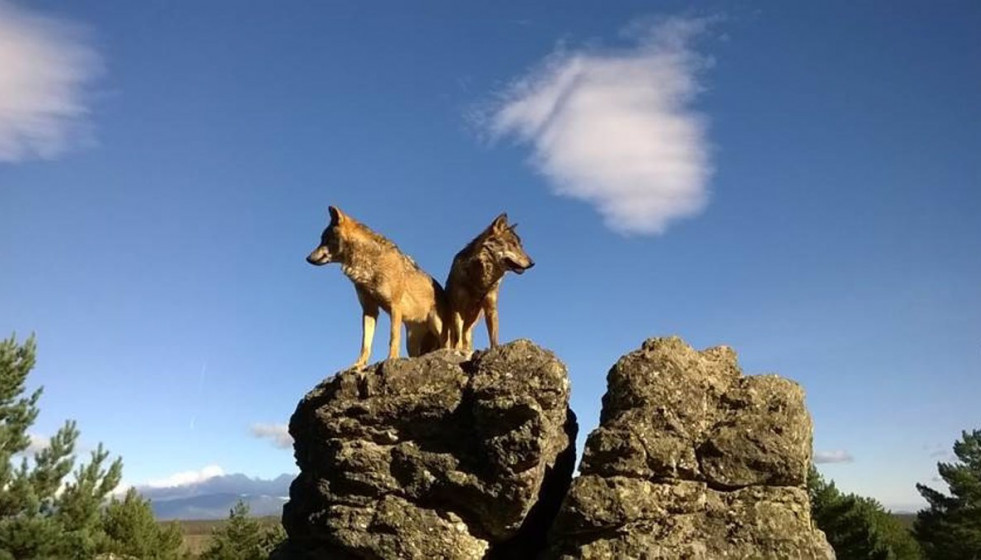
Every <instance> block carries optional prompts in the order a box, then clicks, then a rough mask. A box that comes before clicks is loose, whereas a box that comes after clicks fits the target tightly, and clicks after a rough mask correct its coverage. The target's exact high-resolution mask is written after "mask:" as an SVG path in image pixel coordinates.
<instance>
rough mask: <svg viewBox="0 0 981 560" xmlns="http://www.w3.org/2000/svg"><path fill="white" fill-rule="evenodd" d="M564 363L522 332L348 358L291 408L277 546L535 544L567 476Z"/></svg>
mask: <svg viewBox="0 0 981 560" xmlns="http://www.w3.org/2000/svg"><path fill="white" fill-rule="evenodd" d="M568 402H569V380H568V375H567V373H566V369H565V366H564V365H562V363H561V362H559V361H558V360H557V359H556V358H555V356H554V355H552V354H551V353H550V352H547V351H545V350H542V349H541V348H539V347H537V346H535V345H534V344H533V343H531V342H529V341H525V340H519V341H516V342H513V343H510V344H507V345H504V346H500V347H497V348H495V349H492V350H489V351H486V352H480V353H477V354H475V355H474V356H473V358H472V359H471V360H469V361H465V359H464V358H463V357H462V356H460V355H459V354H457V353H454V352H452V351H449V350H442V351H438V352H434V353H431V354H428V355H426V356H423V357H420V358H411V359H397V360H388V361H385V362H382V363H381V364H378V365H375V366H373V367H371V368H369V369H368V370H366V371H364V372H361V373H358V372H355V371H345V372H341V373H339V374H337V375H335V376H333V377H331V378H329V379H327V380H325V381H323V382H322V383H320V385H318V386H317V387H316V388H315V389H314V390H313V391H311V392H310V393H309V394H307V395H306V397H304V399H303V400H302V401H301V402H300V404H299V405H298V406H297V409H296V412H295V413H294V414H293V417H292V419H291V420H290V434H291V435H292V436H293V439H294V441H295V444H294V451H295V456H296V461H297V464H298V465H299V468H300V474H299V476H298V477H297V478H296V480H295V481H294V482H293V484H292V487H291V488H290V501H289V502H288V503H287V504H286V506H285V507H284V508H283V525H284V527H285V528H286V531H287V534H288V535H289V540H288V542H287V544H286V545H284V546H283V547H282V548H281V549H280V550H279V551H278V552H277V553H276V554H275V555H274V558H278V559H293V558H297V559H299V558H304V559H320V558H330V559H342V560H343V559H388V558H426V559H437V558H447V559H464V558H468V559H469V558H474V559H479V558H515V559H519V558H534V557H535V556H537V554H538V552H540V551H541V550H542V549H543V548H544V547H545V535H546V534H547V530H548V526H549V525H550V524H551V522H552V520H553V519H554V516H555V514H556V512H557V511H558V508H559V505H560V504H561V501H562V498H563V496H564V495H565V493H566V491H567V490H568V487H569V483H570V480H571V477H572V470H573V467H574V464H575V438H576V431H577V426H576V422H575V416H574V415H573V414H572V411H571V410H570V409H569V407H568Z"/></svg>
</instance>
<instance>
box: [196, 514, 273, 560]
mask: <svg viewBox="0 0 981 560" xmlns="http://www.w3.org/2000/svg"><path fill="white" fill-rule="evenodd" d="M285 538H286V533H285V531H283V527H282V526H281V525H275V526H271V527H263V525H262V523H261V522H260V521H259V520H258V519H255V518H253V517H250V516H249V506H248V504H246V503H245V502H242V501H241V500H239V502H238V503H236V504H235V506H234V507H233V508H232V509H231V511H230V512H229V515H228V522H227V523H225V524H223V525H221V526H220V527H216V528H215V529H214V530H213V531H212V533H211V545H210V546H209V547H208V549H207V550H205V551H204V553H202V554H201V556H200V560H266V559H267V558H269V554H270V553H271V552H272V551H273V549H274V548H276V545H278V544H279V543H280V542H282V541H283V540H284V539H285Z"/></svg>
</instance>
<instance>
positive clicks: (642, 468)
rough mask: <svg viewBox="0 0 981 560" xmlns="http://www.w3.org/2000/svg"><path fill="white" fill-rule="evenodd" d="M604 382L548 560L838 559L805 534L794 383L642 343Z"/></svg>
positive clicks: (801, 422)
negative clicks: (747, 374) (597, 411)
mask: <svg viewBox="0 0 981 560" xmlns="http://www.w3.org/2000/svg"><path fill="white" fill-rule="evenodd" d="M607 383H608V387H607V393H606V395H605V396H604V397H603V411H602V414H601V418H600V426H599V427H598V428H597V429H596V430H594V431H593V432H592V433H591V434H590V435H589V438H588V440H587V442H586V449H585V455H584V457H583V461H582V465H581V466H580V476H578V477H577V478H576V479H575V480H574V482H573V484H572V487H571V489H570V490H569V494H568V495H567V496H566V499H565V502H564V503H563V505H562V509H561V511H560V512H559V515H558V518H557V519H556V522H555V525H554V527H553V529H552V533H551V535H550V538H549V540H550V548H549V550H548V552H547V553H546V554H545V555H544V557H545V558H552V559H563V560H565V559H584V560H588V559H620V558H630V559H653V558H687V559H716V558H754V559H756V558H773V559H787V558H799V559H818V558H820V559H828V558H834V552H833V551H832V549H831V547H830V546H829V545H828V543H827V541H826V540H825V538H824V534H823V533H821V532H820V531H819V530H817V529H816V528H815V527H814V526H813V524H812V523H811V518H810V504H809V502H808V498H807V492H806V490H805V481H806V476H807V472H808V467H809V465H810V460H811V430H812V428H811V419H810V416H809V415H808V413H807V410H806V408H805V407H804V393H803V391H802V390H801V388H800V387H799V386H798V385H797V384H796V383H794V382H792V381H789V380H786V379H783V378H780V377H778V376H775V375H761V376H751V377H745V376H743V375H742V373H741V372H740V368H739V366H738V364H737V363H736V355H735V352H733V351H732V350H731V349H729V348H726V347H718V348H712V349H709V350H706V351H704V352H697V351H695V350H693V349H692V348H691V347H689V346H688V345H687V344H685V343H684V342H683V341H682V340H681V339H679V338H653V339H650V340H648V341H646V342H645V343H644V345H643V347H642V348H640V349H639V350H637V351H634V352H631V353H630V354H628V355H626V356H624V357H622V358H621V359H620V360H619V361H618V362H617V363H616V365H614V366H613V369H611V370H610V372H609V376H608V380H607Z"/></svg>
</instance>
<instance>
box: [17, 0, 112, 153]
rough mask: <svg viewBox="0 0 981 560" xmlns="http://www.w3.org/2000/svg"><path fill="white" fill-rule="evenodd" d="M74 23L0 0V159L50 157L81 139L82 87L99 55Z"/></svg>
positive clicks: (83, 130) (83, 116) (83, 122)
mask: <svg viewBox="0 0 981 560" xmlns="http://www.w3.org/2000/svg"><path fill="white" fill-rule="evenodd" d="M87 34H88V33H87V31H86V29H85V28H83V27H82V26H80V25H78V24H74V23H70V22H67V21H64V20H61V19H56V18H53V17H48V16H43V15H40V14H38V13H35V12H32V11H29V10H27V9H24V8H19V7H17V6H15V5H14V4H11V3H9V2H6V1H4V0H0V68H2V71H0V162H4V161H6V162H17V161H22V160H25V159H29V158H43V159H50V158H53V157H56V156H58V155H59V154H61V153H63V152H64V151H65V150H67V149H68V148H70V147H72V146H73V145H75V144H77V143H78V142H80V141H83V140H85V138H86V136H85V134H86V132H87V128H88V123H87V115H88V113H89V109H88V106H87V105H86V102H85V95H84V90H85V87H86V86H87V85H88V84H89V83H90V82H91V81H92V79H93V78H95V77H96V76H97V75H98V74H99V72H100V71H101V68H102V63H101V59H100V58H99V55H98V53H97V52H96V50H95V49H94V48H93V47H92V46H91V44H90V41H89V40H88V38H87Z"/></svg>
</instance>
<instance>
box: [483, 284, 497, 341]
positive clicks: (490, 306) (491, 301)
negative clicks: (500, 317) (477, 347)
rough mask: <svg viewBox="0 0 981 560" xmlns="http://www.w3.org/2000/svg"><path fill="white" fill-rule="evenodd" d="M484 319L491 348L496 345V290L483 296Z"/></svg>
mask: <svg viewBox="0 0 981 560" xmlns="http://www.w3.org/2000/svg"><path fill="white" fill-rule="evenodd" d="M482 306H483V308H484V321H485V322H486V323H487V338H488V339H489V340H490V345H491V348H493V347H495V346H497V292H496V291H491V292H490V293H488V294H487V295H486V296H485V297H484V301H483V304H482Z"/></svg>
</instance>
